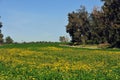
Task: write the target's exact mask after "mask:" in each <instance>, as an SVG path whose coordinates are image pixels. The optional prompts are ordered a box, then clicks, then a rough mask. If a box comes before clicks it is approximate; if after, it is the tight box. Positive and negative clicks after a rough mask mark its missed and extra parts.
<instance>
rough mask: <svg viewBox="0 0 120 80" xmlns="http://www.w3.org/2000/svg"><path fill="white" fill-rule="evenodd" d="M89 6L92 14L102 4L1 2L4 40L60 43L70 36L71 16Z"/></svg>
mask: <svg viewBox="0 0 120 80" xmlns="http://www.w3.org/2000/svg"><path fill="white" fill-rule="evenodd" d="M80 5H84V6H86V9H87V10H88V11H89V12H91V11H92V9H93V7H94V6H101V5H102V3H101V2H100V0H0V16H1V19H0V21H2V23H3V27H2V33H3V34H4V37H6V36H11V37H12V38H13V39H14V41H15V42H21V41H26V42H29V41H59V36H66V35H68V34H67V33H66V29H65V26H66V25H67V23H68V18H67V15H68V13H70V12H72V11H75V10H77V9H79V8H80Z"/></svg>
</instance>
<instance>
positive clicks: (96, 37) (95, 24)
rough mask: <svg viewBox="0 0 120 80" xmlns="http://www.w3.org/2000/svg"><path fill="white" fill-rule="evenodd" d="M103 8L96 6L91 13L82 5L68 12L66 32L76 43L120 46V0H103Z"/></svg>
mask: <svg viewBox="0 0 120 80" xmlns="http://www.w3.org/2000/svg"><path fill="white" fill-rule="evenodd" d="M101 1H103V2H104V4H103V6H102V7H101V9H99V8H97V7H94V9H93V11H92V12H91V13H88V12H87V11H86V8H85V7H84V6H81V8H80V9H78V10H77V11H76V12H72V13H69V14H68V24H67V26H66V32H67V33H69V34H70V36H71V42H72V43H74V44H103V43H109V44H110V45H111V47H120V0H101Z"/></svg>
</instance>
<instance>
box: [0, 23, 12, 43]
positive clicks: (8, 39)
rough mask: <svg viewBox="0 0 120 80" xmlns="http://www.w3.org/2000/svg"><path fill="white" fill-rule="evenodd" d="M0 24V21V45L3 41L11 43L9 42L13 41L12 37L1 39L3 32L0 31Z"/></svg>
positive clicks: (0, 26) (0, 24)
mask: <svg viewBox="0 0 120 80" xmlns="http://www.w3.org/2000/svg"><path fill="white" fill-rule="evenodd" d="M2 26H3V25H2V22H0V45H1V44H3V43H6V44H11V43H13V39H12V38H11V37H10V36H8V37H6V38H5V41H4V39H3V34H2V32H1V28H2Z"/></svg>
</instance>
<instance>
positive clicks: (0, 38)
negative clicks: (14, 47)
mask: <svg viewBox="0 0 120 80" xmlns="http://www.w3.org/2000/svg"><path fill="white" fill-rule="evenodd" d="M1 28H2V22H0V44H2V43H3V34H2V33H1Z"/></svg>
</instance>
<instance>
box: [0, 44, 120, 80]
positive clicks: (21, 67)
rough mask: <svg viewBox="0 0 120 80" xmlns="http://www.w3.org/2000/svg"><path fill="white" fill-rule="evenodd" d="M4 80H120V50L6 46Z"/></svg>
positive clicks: (0, 60) (0, 64) (0, 58)
mask: <svg viewBox="0 0 120 80" xmlns="http://www.w3.org/2000/svg"><path fill="white" fill-rule="evenodd" d="M0 80H120V50H119V49H87V48H84V49H83V48H73V47H67V46H60V44H59V43H30V44H11V45H3V46H0Z"/></svg>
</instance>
